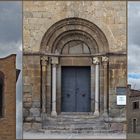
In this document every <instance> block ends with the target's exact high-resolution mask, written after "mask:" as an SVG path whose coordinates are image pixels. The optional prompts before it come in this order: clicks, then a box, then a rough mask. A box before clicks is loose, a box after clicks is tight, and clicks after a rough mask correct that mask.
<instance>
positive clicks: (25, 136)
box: [23, 132, 126, 139]
mask: <svg viewBox="0 0 140 140" xmlns="http://www.w3.org/2000/svg"><path fill="white" fill-rule="evenodd" d="M23 139H126V134H125V133H115V134H101V133H100V134H93V135H92V134H49V133H41V132H24V133H23Z"/></svg>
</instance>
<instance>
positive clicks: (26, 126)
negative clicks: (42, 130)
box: [23, 123, 31, 131]
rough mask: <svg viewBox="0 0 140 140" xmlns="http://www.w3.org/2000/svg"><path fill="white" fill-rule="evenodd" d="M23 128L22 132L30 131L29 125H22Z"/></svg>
mask: <svg viewBox="0 0 140 140" xmlns="http://www.w3.org/2000/svg"><path fill="white" fill-rule="evenodd" d="M23 128H24V131H29V130H31V123H24V124H23Z"/></svg>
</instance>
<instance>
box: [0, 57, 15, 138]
mask: <svg viewBox="0 0 140 140" xmlns="http://www.w3.org/2000/svg"><path fill="white" fill-rule="evenodd" d="M15 62H16V55H14V54H13V55H10V56H8V57H5V58H0V139H1V140H15V139H16V64H15Z"/></svg>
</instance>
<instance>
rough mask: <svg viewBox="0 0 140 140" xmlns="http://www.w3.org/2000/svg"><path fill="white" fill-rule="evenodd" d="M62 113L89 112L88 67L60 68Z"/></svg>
mask: <svg viewBox="0 0 140 140" xmlns="http://www.w3.org/2000/svg"><path fill="white" fill-rule="evenodd" d="M61 85H62V103H61V111H62V112H90V111H91V108H90V106H91V100H90V96H91V95H90V67H62V83H61Z"/></svg>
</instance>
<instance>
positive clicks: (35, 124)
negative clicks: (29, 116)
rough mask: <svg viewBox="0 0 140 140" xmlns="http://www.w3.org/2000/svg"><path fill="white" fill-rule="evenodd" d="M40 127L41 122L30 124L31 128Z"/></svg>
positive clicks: (36, 128)
mask: <svg viewBox="0 0 140 140" xmlns="http://www.w3.org/2000/svg"><path fill="white" fill-rule="evenodd" d="M41 128H42V125H41V123H33V124H32V129H34V130H38V129H41Z"/></svg>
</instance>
